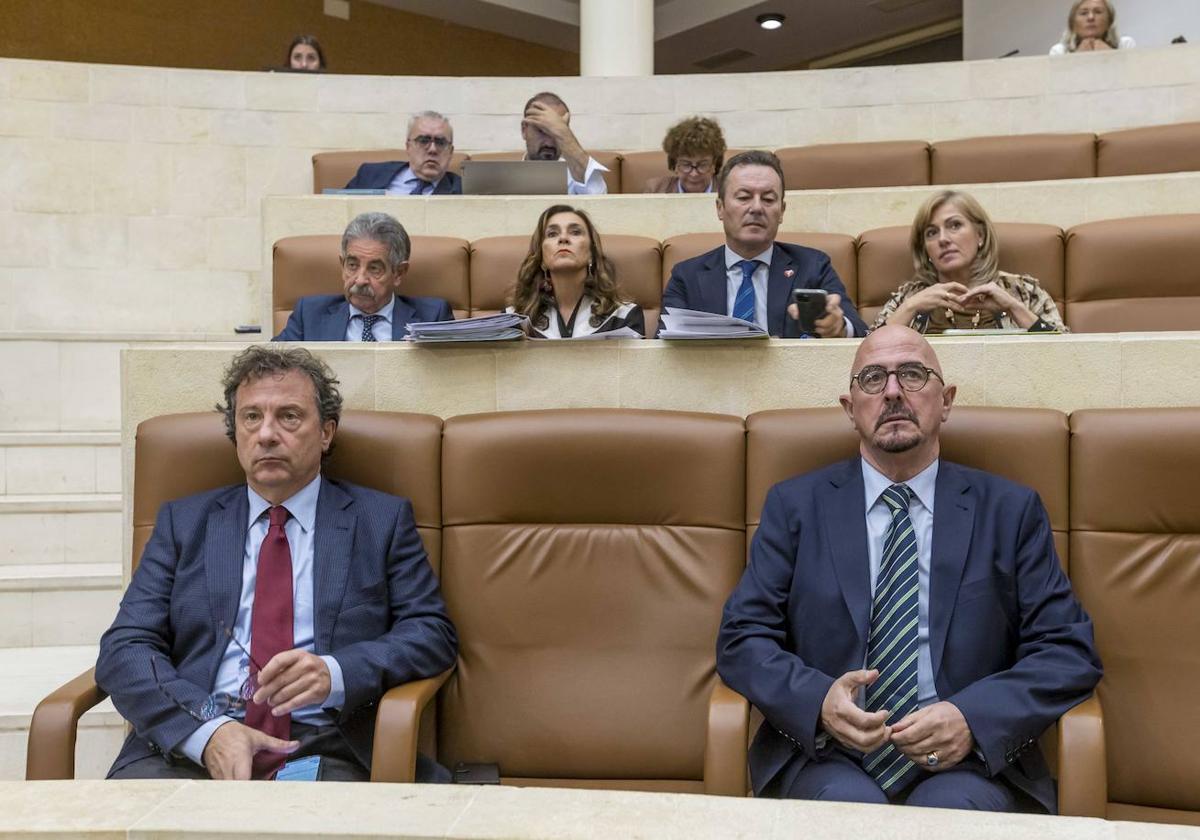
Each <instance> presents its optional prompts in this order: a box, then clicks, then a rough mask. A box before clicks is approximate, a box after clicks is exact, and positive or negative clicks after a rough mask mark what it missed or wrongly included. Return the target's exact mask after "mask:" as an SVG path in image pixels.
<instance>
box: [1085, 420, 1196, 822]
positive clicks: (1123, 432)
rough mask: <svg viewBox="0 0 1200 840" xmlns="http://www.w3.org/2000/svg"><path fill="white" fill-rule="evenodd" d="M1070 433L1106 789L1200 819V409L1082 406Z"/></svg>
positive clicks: (1114, 796) (1134, 802)
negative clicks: (1100, 675) (1096, 659)
mask: <svg viewBox="0 0 1200 840" xmlns="http://www.w3.org/2000/svg"><path fill="white" fill-rule="evenodd" d="M1071 435H1072V437H1071V581H1072V583H1073V584H1074V586H1075V591H1076V592H1078V593H1079V597H1080V599H1081V600H1082V601H1083V604H1084V606H1085V607H1086V608H1087V611H1088V613H1089V614H1090V615H1091V617H1092V621H1093V622H1094V623H1095V627H1096V644H1097V647H1098V648H1099V652H1100V658H1101V660H1102V661H1103V663H1104V679H1103V680H1101V682H1100V687H1099V693H1100V701H1101V705H1102V706H1103V707H1104V738H1105V747H1106V752H1107V757H1108V798H1109V800H1110V802H1112V803H1121V804H1123V805H1127V806H1144V807H1151V808H1172V809H1178V810H1182V811H1190V812H1192V813H1191V815H1190V820H1188V821H1190V822H1194V823H1197V824H1200V785H1197V784H1196V780H1197V779H1198V778H1200V728H1197V726H1196V708H1197V702H1196V698H1197V697H1200V645H1198V644H1197V641H1198V640H1200V609H1198V608H1197V604H1200V505H1197V504H1196V475H1197V474H1200V409H1197V408H1181V409H1171V408H1153V409H1120V410H1090V411H1077V412H1075V413H1074V414H1073V415H1072V416H1071ZM1110 816H1113V812H1112V811H1111V810H1110ZM1147 816H1148V815H1141V816H1140V817H1139V818H1141V819H1145V818H1147ZM1149 818H1152V819H1153V818H1154V817H1153V816H1149ZM1159 819H1162V817H1161V816H1160V817H1159ZM1164 821H1168V822H1177V821H1180V822H1181V821H1184V820H1183V819H1178V820H1177V819H1175V818H1173V817H1172V818H1168V819H1166V820H1164Z"/></svg>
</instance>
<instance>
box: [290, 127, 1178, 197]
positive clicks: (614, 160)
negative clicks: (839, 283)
mask: <svg viewBox="0 0 1200 840" xmlns="http://www.w3.org/2000/svg"><path fill="white" fill-rule="evenodd" d="M738 151H740V150H738V149H730V150H728V152H727V153H726V157H727V158H728V157H729V156H730V155H733V154H735V153H736V152H738ZM592 154H593V156H594V157H595V158H596V160H597V161H598V162H599V163H602V164H604V165H605V166H607V167H608V169H609V173H608V175H606V176H605V180H606V181H607V182H608V190H609V192H613V193H616V192H621V193H640V192H643V191H644V190H645V185H646V181H648V180H649V179H651V178H656V177H659V176H661V175H665V174H666V173H667V155H666V153H665V152H662V151H646V152H593V153H592ZM776 154H778V155H779V159H780V161H781V162H782V164H783V171H784V176H785V178H786V180H787V186H788V189H793V190H806V189H807V190H829V189H849V188H855V187H908V186H920V185H923V184H978V183H1003V182H1009V181H1050V180H1057V179H1073V178H1095V177H1101V178H1104V177H1109V176H1114V175H1150V174H1154V173H1162V172H1191V171H1196V170H1200V123H1180V124H1177V125H1161V126H1150V127H1147V128H1135V129H1127V130H1124V131H1110V132H1107V133H1105V134H1092V133H1090V132H1084V133H1074V134H1018V135H1013V136H1008V137H974V138H969V139H966V140H945V141H940V142H936V143H930V142H928V141H925V140H893V141H886V142H879V143H828V144H820V145H814V146H797V147H789V148H783V149H777V150H776ZM523 156H524V153H523V152H473V153H470V154H464V153H455V155H454V157H453V158H452V160H451V166H450V168H451V170H453V171H455V172H458V171H459V169H460V167H461V166H462V162H463V161H464V160H520V159H521V158H522V157H523ZM407 158H408V155H407V153H406V152H405V150H404V149H373V150H368V151H341V152H320V153H318V154H315V155H313V192H316V193H320V192H321V191H322V190H324V189H326V188H340V187H344V186H345V185H346V184H347V183H348V182H349V180H350V179H351V178H352V177H353V176H354V173H355V172H356V171H357V170H358V167H359V165H361V164H363V163H368V162H371V163H374V162H378V161H385V160H407Z"/></svg>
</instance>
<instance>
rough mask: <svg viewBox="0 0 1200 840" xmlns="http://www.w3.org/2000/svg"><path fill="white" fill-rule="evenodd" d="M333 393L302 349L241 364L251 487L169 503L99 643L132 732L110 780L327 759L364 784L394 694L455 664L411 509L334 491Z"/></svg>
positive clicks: (229, 382) (218, 774) (101, 680)
mask: <svg viewBox="0 0 1200 840" xmlns="http://www.w3.org/2000/svg"><path fill="white" fill-rule="evenodd" d="M336 383H337V380H336V379H334V378H333V375H332V373H331V372H330V371H329V369H328V368H327V367H326V366H325V365H324V364H323V363H322V362H321V361H319V360H317V359H315V358H314V357H313V356H312V355H311V354H310V353H309V352H308V351H307V350H304V349H303V348H290V349H288V348H283V347H278V346H269V345H268V346H263V347H250V348H248V349H247V350H245V351H244V352H242V353H241V354H239V355H238V356H237V357H236V358H234V360H233V362H232V364H231V365H230V367H229V369H228V371H227V372H226V375H225V380H224V387H225V404H224V405H223V406H221V410H222V411H223V412H224V414H225V427H226V431H227V433H228V435H229V437H230V438H231V439H232V440H233V441H234V444H235V446H236V449H237V457H238V461H239V462H240V463H241V465H242V468H243V469H244V470H245V473H246V483H245V484H239V485H235V486H232V487H225V488H221V489H217V490H211V491H208V492H204V493H199V494H197V495H195V496H189V497H187V498H184V499H180V500H177V501H174V502H168V503H167V504H165V505H163V507H162V508H161V509H160V510H159V512H158V518H157V521H156V522H155V525H154V533H153V534H152V535H151V537H150V540H149V542H148V543H147V544H146V548H145V551H144V552H143V553H142V558H141V561H140V563H139V564H138V568H137V571H136V572H135V573H134V575H133V580H132V581H131V582H130V584H129V588H128V590H126V592H125V596H124V598H123V599H122V600H121V606H120V610H119V612H118V613H117V618H116V620H115V621H114V622H113V624H112V626H111V627H110V628H109V629H108V631H107V632H106V633H105V634H104V637H103V638H102V639H101V641H100V657H99V660H98V661H97V663H96V680H97V682H98V684H99V685H100V687H101V688H103V690H104V691H106V692H108V694H109V695H110V696H111V697H112V699H113V703H114V705H116V707H117V711H119V712H120V713H121V715H122V716H123V717H124V718H125V719H126V720H128V721H129V722H130V723H131V724H133V732H132V733H131V734H130V735H129V737H128V738H127V739H126V741H125V745H124V746H123V747H122V749H121V752H120V754H119V755H118V756H117V759H116V761H115V762H114V764H113V766H112V769H111V770H110V771H109V777H110V778H189V779H192V778H195V779H202V778H210V777H211V778H214V779H248V778H251V776H252V775H253V777H254V778H270V777H271V776H272V775H273V774H274V773H275V772H276V771H277V770H278V768H279V766H280V765H281V764H282V763H283V762H284V761H285V760H287V759H289V758H290V759H293V760H294V759H297V758H300V757H302V756H303V757H311V756H320V774H321V777H322V778H325V779H331V780H341V781H346V780H365V779H367V778H369V774H370V766H371V745H372V738H373V734H374V726H375V711H376V710H375V704H376V703H377V702H378V700H379V698H380V697H381V696H382V694H383V692H384V691H386V690H387V689H388V688H390V687H392V686H395V685H398V684H401V683H405V682H409V681H411V680H415V679H422V678H426V677H431V676H434V675H435V674H438V673H440V672H441V671H443V670H445V669H446V668H448V667H450V666H451V665H452V664H453V663H454V659H455V655H456V650H457V637H456V635H455V632H454V627H453V626H452V625H451V623H450V620H449V618H448V617H447V615H446V609H445V604H444V603H443V602H442V597H441V594H440V592H439V589H438V583H437V580H436V578H435V577H434V575H433V571H432V569H431V568H430V566H429V561H428V559H427V558H426V555H425V551H424V548H423V546H422V544H421V537H420V535H419V534H418V533H417V530H416V525H415V524H414V521H413V513H412V504H411V503H410V502H409V501H408V500H407V499H401V498H398V497H395V496H389V495H387V494H385V493H380V492H377V491H374V490H369V489H367V488H364V487H357V486H355V485H352V484H347V483H341V482H336V481H332V480H330V479H327V478H325V477H324V476H322V475H321V463H322V460H323V458H324V456H325V455H326V454H327V453H328V452H329V449H330V446H331V445H332V444H333V437H334V433H335V431H336V429H337V424H338V419H339V417H340V414H341V395H340V394H339V393H338V391H337V388H336V387H335V386H336ZM310 762H311V758H310ZM439 771H440V772H439ZM418 773H419V774H420V775H423V776H424V778H425V779H427V780H432V779H439V778H441V779H445V778H447V777H448V773H447V772H446V771H445V770H444V769H443V768H439V767H437V765H435V764H434V763H433V762H431V761H429V760H428V759H425V760H423V761H421V762H419V764H418Z"/></svg>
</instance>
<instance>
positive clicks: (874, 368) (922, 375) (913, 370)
mask: <svg viewBox="0 0 1200 840" xmlns="http://www.w3.org/2000/svg"><path fill="white" fill-rule="evenodd" d="M893 373H894V374H895V375H896V382H897V383H898V384H899V385H900V387H901V388H903V389H904V390H905V391H920V390H921V389H922V388H924V387H925V385H926V383H928V382H929V377H930V376H936V377H937V379H938V382H941V383H942V384H943V385H945V384H946V380H944V379H942V376H941V374H940V373H938V372H937V371H936V370H934V369H933V368H931V367H925V365H923V364H921V363H920V362H905V363H904V364H902V365H900V366H899V367H898V368H895V369H894V370H888V369H887V368H885V367H884V366H883V365H867V366H866V367H864V368H863V369H862V370H860V371H859V372H858V373H856V374H854V375H853V376H851V377H850V385H851V387H853V385H854V382H855V381H856V380H857V381H858V387H859V388H862V391H863V393H864V394H878V393H881V392H882V391H883V389H884V388H886V387H887V381H888V377H889V376H891V375H892V374H893Z"/></svg>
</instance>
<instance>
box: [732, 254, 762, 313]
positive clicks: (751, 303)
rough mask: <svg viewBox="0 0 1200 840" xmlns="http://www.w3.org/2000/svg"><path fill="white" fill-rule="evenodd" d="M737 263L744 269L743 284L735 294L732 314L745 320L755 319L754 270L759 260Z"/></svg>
mask: <svg viewBox="0 0 1200 840" xmlns="http://www.w3.org/2000/svg"><path fill="white" fill-rule="evenodd" d="M736 265H737V266H738V267H739V268H740V269H741V270H742V284H741V285H740V286H739V287H738V291H737V295H735V296H734V299H733V312H731V313H730V314H731V315H733V317H734V318H740V319H742V320H743V321H753V320H754V310H755V303H756V299H755V295H754V270H755V269H756V268H758V265H759V262H758V260H742V261H741V262H739V263H736Z"/></svg>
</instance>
